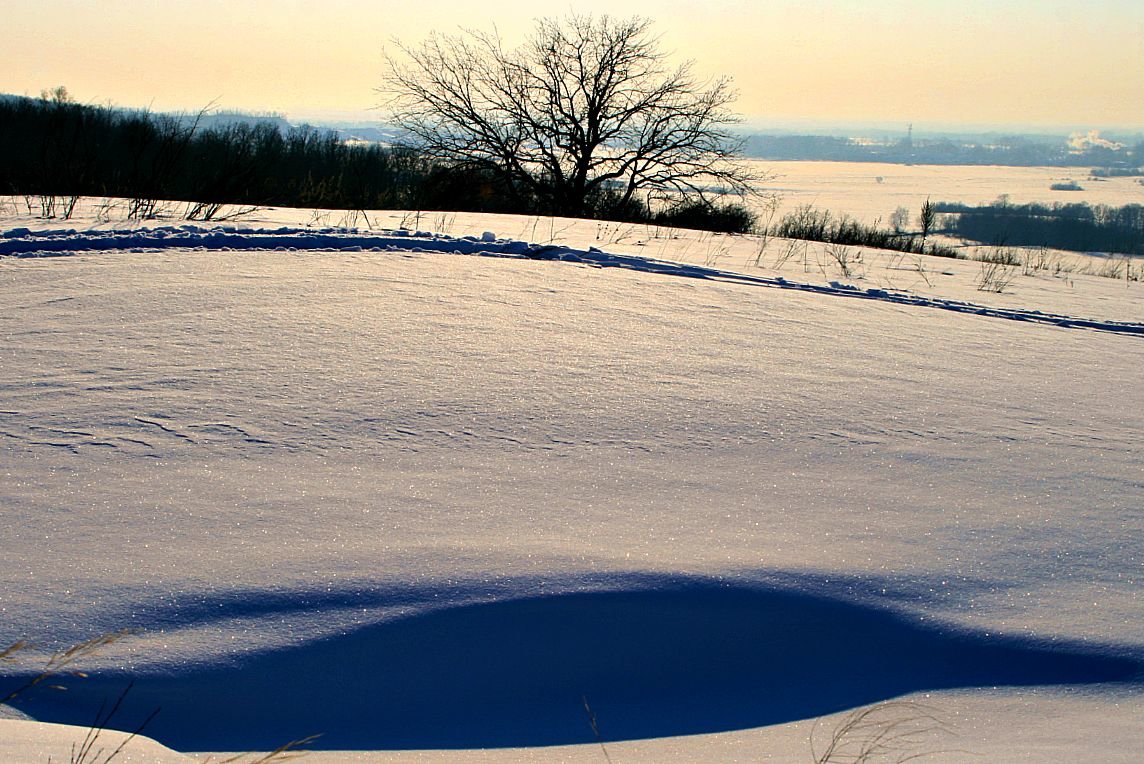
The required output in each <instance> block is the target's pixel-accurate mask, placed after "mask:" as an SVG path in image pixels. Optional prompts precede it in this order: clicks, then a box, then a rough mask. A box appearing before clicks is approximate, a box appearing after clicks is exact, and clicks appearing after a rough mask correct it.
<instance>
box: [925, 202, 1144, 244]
mask: <svg viewBox="0 0 1144 764" xmlns="http://www.w3.org/2000/svg"><path fill="white" fill-rule="evenodd" d="M935 207H936V209H937V211H938V212H939V213H942V220H941V229H942V230H943V232H946V233H950V234H954V235H956V236H960V237H962V238H965V239H970V240H972V241H979V242H983V243H987V244H998V245H1012V246H1026V247H1029V246H1031V247H1048V248H1050V249H1067V250H1071V251H1075V252H1115V253H1118V254H1126V255H1144V206H1142V205H1139V204H1129V205H1125V206H1123V207H1112V206H1108V205H1103V204H1100V205H1088V204H1083V203H1077V204H1061V203H1054V204H1049V205H1046V204H1010V203H1008V202H1005V201H997V202H994V203H992V204H988V205H981V206H970V205H965V204H954V203H950V202H938V203H936V204H935Z"/></svg>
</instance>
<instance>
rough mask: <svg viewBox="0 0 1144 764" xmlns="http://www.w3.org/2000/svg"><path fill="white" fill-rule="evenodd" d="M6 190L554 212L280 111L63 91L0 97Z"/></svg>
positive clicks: (706, 206) (631, 216)
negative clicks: (93, 97)
mask: <svg viewBox="0 0 1144 764" xmlns="http://www.w3.org/2000/svg"><path fill="white" fill-rule="evenodd" d="M205 125H209V126H205ZM0 194H4V195H37V196H42V197H45V198H48V197H52V198H54V197H72V198H74V197H82V196H109V197H122V198H125V199H129V200H131V203H130V207H129V209H130V213H129V214H131V215H132V216H133V217H141V218H145V217H149V216H150V214H151V213H153V212H154V210H155V203H156V201H157V200H169V201H186V202H194V203H199V204H202V205H221V204H238V205H253V206H283V207H318V208H326V209H345V210H366V209H421V210H451V211H468V212H505V213H522V214H547V213H548V210H547V209H546V208H545V207H546V203H545V200H543V199H539V198H534V197H527V196H522V195H521V192H520V190H519V189H517V188H510V187H508V186H507V185H506V184H504V183H502V182H501V181H499V180H498V179H497V177H496V176H495V175H494V174H492V173H490V172H487V171H485V170H482V169H481V168H480V167H470V166H458V165H450V164H444V163H441V162H437V161H434V160H432V159H430V158H428V157H425V156H422V155H420V154H418V153H417V152H415V151H412V150H409V149H402V148H393V147H388V146H383V145H381V144H378V143H362V142H348V141H344V140H343V139H342V138H341V137H339V136H338V135H337V133H335V132H334V131H331V130H320V129H317V128H314V127H310V126H306V125H302V126H289V125H286V124H284V123H283V122H282V120H280V119H267V120H261V121H247V122H228V123H224V122H219V121H217V120H211V119H209V117H207V115H198V116H197V117H196V116H195V115H190V116H182V117H176V116H172V115H164V114H152V113H148V112H138V111H126V110H120V109H114V108H111V107H96V106H88V105H83V104H77V103H74V102H72V101H71V100H70V99H68V98H67V95H66V91H65V90H63V89H62V88H61V89H58V90H57V91H54V92H53V93H45V97H42V98H40V99H33V98H22V97H0ZM618 198H619V196H618V194H613V193H610V192H608V191H604V192H603V193H600V194H598V195H597V196H596V197H595V198H593V199H592V200H590V208H589V214H590V215H591V216H593V217H599V218H602V219H615V220H625V221H631V222H655V223H659V224H663V225H676V226H681V227H696V228H708V229H710V230H722V231H735V232H746V231H748V230H750V229H751V228H752V227H753V226H754V224H755V217H754V215H753V214H752V213H751V212H750V211H749V210H747V209H746V208H745V207H743V206H741V205H737V204H718V203H716V204H712V203H708V202H703V201H699V200H685V201H683V202H680V203H679V204H677V205H676V206H674V207H670V208H668V209H663V210H657V211H654V212H653V211H652V210H651V209H649V208H648V206H647V205H646V204H644V203H642V202H634V203H632V202H629V203H628V204H626V205H623V206H622V207H621V206H620V205H619V204H618V203H617V199H618Z"/></svg>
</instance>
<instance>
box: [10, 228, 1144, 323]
mask: <svg viewBox="0 0 1144 764" xmlns="http://www.w3.org/2000/svg"><path fill="white" fill-rule="evenodd" d="M163 249H208V250H220V251H242V250H284V251H291V252H298V251H315V252H330V251H333V252H411V251H412V252H441V253H447V254H461V255H479V256H485V257H513V258H527V259H532V260H558V261H561V262H571V263H578V264H582V265H590V266H594V267H598V268H626V269H629V270H634V271H640V272H643V273H655V274H661V275H668V276H679V277H684V278H695V279H708V280H715V281H723V282H729V283H735V284H744V285H749V286H761V287H771V288H775V289H796V290H799V291H804V292H813V293H815V294H824V295H832V296H838V297H851V298H858V299H864V300H879V301H882V302H890V303H895V304H899V305H913V306H917V307H927V308H939V309H942V310H949V311H954V312H957V313H966V314H971V315H978V316H986V317H989V318H1001V319H1008V320H1010V321H1025V322H1030V323H1038V324H1047V325H1051V326H1057V327H1061V328H1069V329H1072V328H1078V329H1092V330H1096V331H1102V332H1114V333H1118V334H1135V335H1144V323H1139V322H1129V321H1107V320H1098V319H1092V318H1085V317H1080V316H1070V315H1064V314H1057V313H1045V312H1042V311H1038V310H1023V309H1018V308H997V307H990V306H986V305H980V304H977V303H972V302H966V301H962V300H948V299H942V298H937V297H922V296H919V295H915V294H912V293H910V292H901V291H897V290H889V289H876V288H875V289H860V288H858V287H855V286H852V285H850V284H845V283H842V282H838V281H832V282H830V283H829V284H828V285H824V284H812V283H807V282H800V281H790V280H788V279H785V278H783V277H781V276H777V277H767V276H754V275H750V274H745V273H738V272H735V271H727V270H722V269H718V268H709V267H705V266H698V265H688V264H684V263H677V262H671V261H666V260H657V259H654V258H647V257H639V256H635V255H616V254H611V253H608V252H604V251H602V250H599V249H596V248H595V247H591V248H589V249H587V250H583V249H575V248H571V247H565V246H557V245H538V244H529V243H527V242H523V241H514V240H508V239H497V238H496V237H494V236H493V235H492V234H490V233H486V234H484V235H482V236H480V237H475V236H464V237H451V236H442V235H438V234H431V233H425V232H420V231H417V232H412V231H405V230H399V231H380V232H377V233H374V232H362V231H360V230H358V229H347V228H323V229H309V228H292V227H280V228H267V229H261V228H239V227H235V226H217V227H209V228H208V227H203V226H195V225H184V226H165V227H159V228H147V229H124V230H108V231H79V230H75V229H57V230H46V231H32V230H30V229H27V228H16V229H12V230H9V231H6V232H4V233H0V257H5V256H7V257H65V256H68V255H75V254H80V253H90V252H108V251H130V252H145V251H155V250H163Z"/></svg>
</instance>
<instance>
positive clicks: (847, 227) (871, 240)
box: [767, 206, 957, 257]
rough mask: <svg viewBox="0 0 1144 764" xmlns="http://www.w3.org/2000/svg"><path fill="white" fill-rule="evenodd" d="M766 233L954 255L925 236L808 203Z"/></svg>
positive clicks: (790, 237)
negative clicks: (861, 219)
mask: <svg viewBox="0 0 1144 764" xmlns="http://www.w3.org/2000/svg"><path fill="white" fill-rule="evenodd" d="M767 232H768V233H769V234H770V235H772V236H779V237H782V238H786V239H806V240H808V241H822V242H826V243H828V244H843V245H846V246H862V247H873V248H875V249H892V250H897V251H899V252H910V253H913V254H919V255H921V254H926V255H937V256H939V257H957V252H956V251H955V250H954V249H953V248H951V247H947V246H944V245H941V244H934V243H932V242H927V241H926V238H927V237H926V236H922V235H920V234H914V233H902V232H898V231H893V230H891V229H889V228H880V227H879V226H877V225H870V224H866V223H861V222H859V221H857V220H854V219H853V218H851V217H849V216H847V215H842V216H841V217H835V216H834V215H833V214H831V212H830V211H829V210H817V209H815V208H813V207H810V206H805V207H799V208H798V209H797V210H795V211H794V212H790V213H787V214H786V215H784V216H783V218H782V219H781V220H780V221H779V222H777V223H775V224H774V225H772V226H771V227H770V228H769V229H768V231H767Z"/></svg>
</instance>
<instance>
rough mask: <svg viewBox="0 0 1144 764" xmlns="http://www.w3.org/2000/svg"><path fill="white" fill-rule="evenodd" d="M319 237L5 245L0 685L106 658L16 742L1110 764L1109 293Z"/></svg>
mask: <svg viewBox="0 0 1144 764" xmlns="http://www.w3.org/2000/svg"><path fill="white" fill-rule="evenodd" d="M9 207H10V208H11V205H10V206H9ZM346 222H349V221H346ZM352 222H354V223H356V226H355V228H354V229H353V230H349V229H347V228H346V227H344V226H340V225H338V221H337V220H334V219H332V218H331V216H329V215H326V216H323V215H322V214H320V213H308V212H307V213H304V212H291V211H273V210H271V211H261V212H259V213H257V214H256V215H253V216H251V217H250V218H249V219H248V220H247V221H246V222H244V223H243V224H241V225H235V224H230V225H229V227H213V226H210V225H204V224H197V226H189V225H182V224H178V223H176V222H174V221H167V222H165V223H162V224H156V225H146V226H131V227H130V228H128V227H125V225H124V224H123V223H122V221H120V222H118V223H112V224H106V223H105V224H102V225H101V224H97V223H96V221H95V220H94V218H92V219H89V220H87V221H80V222H69V223H68V224H67V227H66V228H65V227H61V226H60V225H59V224H58V223H57V224H50V223H44V222H42V221H35V220H32V219H30V218H28V217H20V216H17V215H11V214H10V215H9V216H8V217H7V218H5V219H3V220H0V229H3V230H4V231H6V233H3V234H0V336H3V338H4V341H3V343H2V344H0V369H3V373H2V375H0V447H2V450H0V475H3V480H2V481H0V504H2V506H3V512H4V515H3V516H4V520H5V526H6V527H5V532H4V534H3V535H2V536H0V553H2V554H3V557H4V560H5V565H4V566H2V567H0V611H2V612H3V613H4V614H5V618H4V620H3V622H2V623H0V643H3V644H8V643H11V642H14V641H16V640H17V639H23V638H28V639H31V640H33V641H34V642H36V643H37V644H39V645H40V646H41V647H42V650H43V651H50V650H51V649H52V648H54V647H60V646H65V645H68V644H70V643H73V642H76V641H79V640H82V639H85V638H87V637H90V636H92V635H94V634H98V633H102V632H105V631H111V630H116V629H122V628H127V629H132V630H134V634H133V636H131V637H130V638H127V639H124V640H121V641H120V642H118V643H116V644H115V645H113V646H111V647H109V648H108V649H107V650H106V651H105V652H104V653H103V654H102V655H101V656H100V657H98V658H96V659H94V660H93V662H92V664H91V665H90V666H89V669H90V674H91V676H90V677H88V678H86V679H84V680H82V681H81V680H74V681H69V682H68V684H69V687H70V689H69V690H68V691H67V692H66V693H52V692H47V691H38V692H36V693H34V694H29V695H28V696H27V697H26V698H25V702H24V703H23V705H22V706H21V707H22V708H23V709H24V710H26V711H27V712H29V713H30V714H32V715H33V716H35V717H36V718H38V719H41V720H43V721H65V722H71V723H77V724H81V725H82V724H87V723H89V720H90V717H91V716H93V715H94V713H95V710H94V709H95V708H96V707H98V705H99V703H100V701H101V700H102V699H104V698H106V697H112V696H114V695H116V694H118V692H120V691H121V690H122V688H123V686H124V685H125V683H126V682H127V681H128V679H129V678H133V679H134V681H135V684H134V686H133V688H132V690H131V693H130V694H129V696H128V699H127V701H126V702H125V704H124V707H123V708H122V710H121V712H120V715H119V716H118V717H117V720H116V722H117V723H118V724H122V725H125V726H128V727H130V725H132V724H133V723H134V722H135V721H137V720H138V719H141V718H142V717H144V716H146V715H147V714H149V713H150V712H151V711H153V710H154V709H155V708H156V707H161V709H162V710H161V711H160V713H159V715H158V716H157V717H156V718H155V719H154V721H153V722H151V723H150V724H149V725H148V727H147V729H146V733H147V734H148V735H150V736H151V737H153V738H155V739H156V740H158V741H160V742H161V743H163V744H165V745H168V746H170V747H172V748H174V749H177V750H182V751H203V750H247V749H263V750H265V749H270V748H273V747H275V746H276V745H278V744H280V743H283V742H286V741H287V740H290V739H295V738H299V737H303V736H306V735H309V734H314V733H323V736H322V737H321V738H319V740H318V741H317V743H316V744H315V745H316V746H317V747H319V748H323V749H329V750H330V751H331V752H329V753H327V752H323V753H320V754H315V755H314V758H313V760H315V761H340V760H370V761H373V760H377V761H384V760H389V759H390V758H392V759H393V760H405V759H406V758H407V757H408V758H409V759H410V760H423V759H424V758H434V756H436V757H438V758H440V759H441V760H450V761H451V760H460V761H465V760H472V761H517V760H521V761H527V760H553V761H561V760H568V761H581V760H583V761H594V760H599V759H601V758H602V757H603V752H602V751H601V750H600V746H599V744H598V741H597V736H596V732H597V731H598V733H599V736H600V737H601V738H602V739H603V740H605V741H607V745H606V749H607V751H608V753H609V754H610V755H611V757H612V759H613V760H615V761H669V760H673V759H674V760H698V759H702V760H725V761H732V760H768V757H769V756H770V757H773V759H771V760H775V761H787V760H792V759H794V758H799V759H805V758H808V757H809V750H810V749H809V746H808V743H807V736H808V735H809V734H810V730H811V727H812V726H813V724H814V721H815V720H816V719H821V723H820V724H819V729H820V730H822V729H832V728H834V727H835V726H836V725H837V724H838V719H839V718H840V716H839V715H841V714H844V713H845V712H847V711H849V710H850V709H853V708H855V707H859V706H864V705H867V704H872V703H877V702H879V701H885V700H890V699H893V698H901V697H905V698H907V699H912V700H924V701H925V703H926V704H927V707H928V708H929V709H931V710H932V712H933V713H934V714H935V715H936V716H937V717H938V718H939V719H941V720H942V721H943V722H945V723H948V724H949V725H950V726H951V727H952V728H953V731H954V733H955V735H952V736H929V737H925V738H924V739H922V740H920V741H919V745H921V746H924V747H926V748H928V749H930V750H938V749H941V750H947V751H952V752H950V753H945V754H942V755H941V756H938V757H935V759H934V760H945V761H980V760H982V759H981V757H985V759H986V760H1004V761H1044V760H1061V761H1068V760H1100V761H1135V760H1137V759H1138V758H1139V757H1140V754H1141V753H1142V752H1144V751H1142V748H1144V729H1142V725H1141V722H1140V719H1141V718H1142V715H1141V711H1144V703H1142V699H1144V695H1142V693H1141V686H1142V685H1141V667H1142V666H1144V628H1142V625H1141V624H1142V623H1144V622H1142V620H1141V617H1140V616H1141V603H1140V598H1139V574H1140V568H1141V562H1142V561H1141V557H1140V554H1141V552H1140V550H1141V549H1142V545H1141V542H1142V541H1144V503H1142V501H1141V497H1142V496H1144V491H1142V487H1144V466H1142V465H1144V458H1142V454H1141V451H1142V445H1144V439H1142V436H1141V433H1142V432H1144V405H1142V404H1144V389H1142V387H1141V381H1142V377H1141V371H1140V370H1141V369H1142V368H1144V337H1142V336H1141V327H1142V322H1144V307H1142V306H1144V301H1142V294H1144V292H1142V291H1141V290H1142V289H1144V287H1142V286H1141V284H1139V283H1138V282H1128V283H1125V282H1124V281H1116V280H1113V279H1107V278H1100V277H1098V276H1096V275H1083V274H1080V273H1071V274H1058V276H1057V277H1056V278H1053V277H1052V276H1051V275H1049V274H1046V273H1034V274H1033V275H1028V276H1024V275H1021V274H1019V273H1018V274H1014V278H1013V281H1012V283H1011V285H1010V286H1009V287H1008V288H1007V289H1006V290H1005V291H1003V292H1000V293H995V292H988V291H979V290H978V288H977V286H978V281H979V279H980V276H981V266H980V264H979V263H971V262H965V261H951V260H936V259H929V258H917V257H912V256H911V257H910V258H909V259H908V260H906V259H904V258H901V257H900V256H897V255H893V254H891V253H883V252H863V253H858V252H856V251H854V252H850V253H848V254H847V255H846V258H848V259H847V260H846V263H845V264H844V263H842V262H840V260H839V258H838V257H837V254H832V253H830V252H828V251H827V250H826V248H823V247H820V246H818V245H807V246H804V245H801V244H799V245H791V243H788V242H782V241H777V240H771V241H769V242H761V241H758V240H754V239H751V238H750V237H723V236H712V235H710V234H699V233H694V232H678V231H664V230H655V229H648V228H644V227H642V226H629V227H625V226H617V225H615V224H602V223H595V222H576V221H561V220H549V219H524V218H512V217H496V216H464V215H455V216H454V215H436V216H424V217H421V218H417V219H415V220H411V219H410V217H409V215H407V214H405V215H403V214H402V213H376V214H375V213H370V214H369V215H368V216H367V217H366V218H364V219H358V220H354V221H352ZM402 222H404V223H406V226H407V228H409V229H410V230H405V231H401V230H399V229H400V227H401V223H402ZM366 223H369V227H368V228H367V227H366V225H365V224H366ZM308 224H309V225H308ZM331 224H332V225H331ZM417 229H422V232H418V230H417ZM431 230H432V231H435V232H434V233H429V232H428V231H431ZM792 246H793V247H794V248H793V249H792ZM788 253H789V254H788ZM859 255H860V256H859ZM23 658H24V659H23V661H22V662H20V663H18V664H15V665H12V666H7V667H5V668H4V669H3V671H4V672H6V673H7V674H9V675H12V676H19V675H21V672H24V673H25V674H26V673H27V672H29V671H32V670H34V669H35V667H36V666H37V665H38V664H37V662H36V661H37V655H36V654H34V653H28V654H25V655H24V656H23ZM0 690H3V686H2V685H0ZM0 694H2V693H0ZM593 721H594V723H595V725H596V728H595V730H594V729H593V723H592V722H593ZM3 724H6V725H8V724H28V723H27V722H3ZM22 729H23V728H22ZM21 734H22V735H24V736H25V737H26V735H27V733H21ZM4 739H5V738H2V737H0V752H4V751H5V750H6V749H5V748H4V746H5V742H3V741H4ZM45 739H48V738H47V737H46V738H45ZM617 741H628V742H617ZM538 746H539V747H538ZM553 746H555V747H553ZM484 747H492V748H493V750H491V751H477V750H472V749H478V748H484ZM357 748H364V749H376V750H380V751H387V750H389V752H385V753H372V754H369V755H368V756H365V755H363V756H365V757H364V758H362V759H357V758H354V755H351V754H346V753H340V752H338V753H335V752H336V751H344V750H346V749H357ZM390 749H429V750H433V749H438V750H439V752H438V753H437V754H435V755H434V754H428V753H416V754H413V753H406V754H402V753H395V752H392V750H390ZM440 749H444V750H440ZM8 750H17V749H14V748H12V749H8ZM18 750H20V751H23V752H24V753H25V754H26V752H27V751H28V748H27V747H26V746H25V747H24V748H20V749H18ZM5 755H7V754H5ZM21 755H23V754H21ZM10 758H11V757H10ZM139 760H149V759H146V758H140V759H139Z"/></svg>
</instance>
